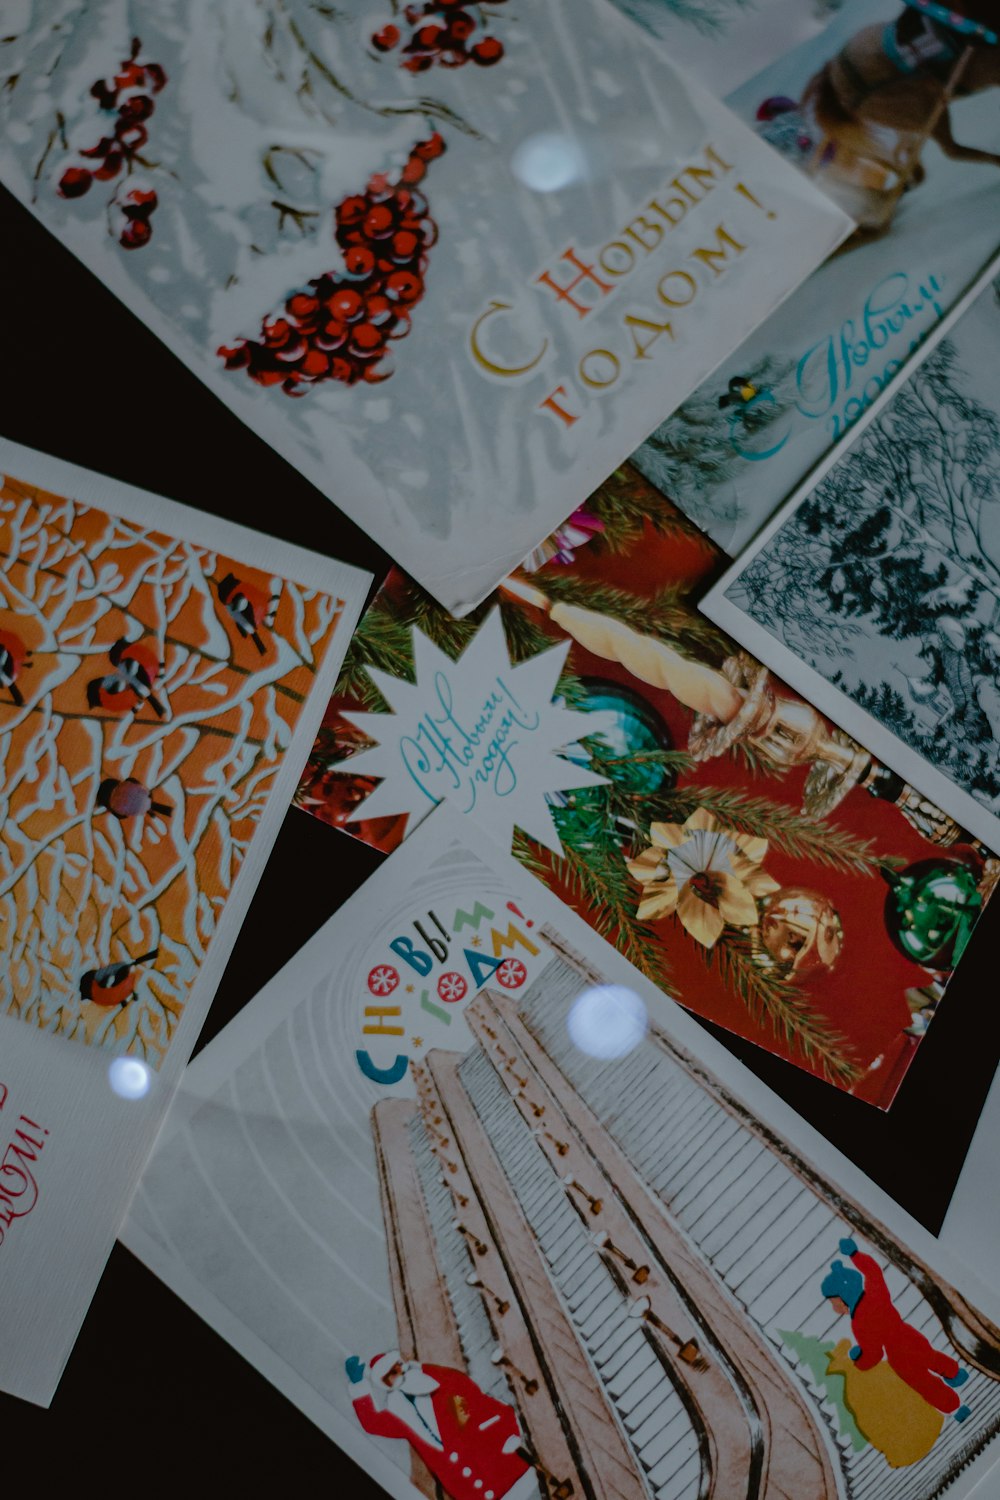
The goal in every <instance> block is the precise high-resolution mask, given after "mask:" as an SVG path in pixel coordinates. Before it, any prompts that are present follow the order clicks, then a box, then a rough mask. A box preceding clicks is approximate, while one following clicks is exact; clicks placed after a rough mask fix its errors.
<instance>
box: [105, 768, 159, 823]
mask: <svg viewBox="0 0 1000 1500" xmlns="http://www.w3.org/2000/svg"><path fill="white" fill-rule="evenodd" d="M97 805H98V806H99V807H103V808H105V809H106V810H107V811H108V812H109V813H113V814H114V816H115V817H116V818H118V819H119V820H124V819H125V818H144V817H146V815H147V814H148V813H158V814H159V816H160V817H161V818H169V817H170V814H171V813H172V812H173V808H172V807H171V806H170V804H169V802H157V801H155V800H154V797H153V793H152V792H151V791H150V790H149V788H148V787H145V786H143V784H142V782H141V781H137V780H136V779H135V777H134V776H127V777H126V778H125V780H124V781H114V780H112V779H111V778H109V779H108V780H106V781H102V782H101V784H100V786H99V787H98V788H97Z"/></svg>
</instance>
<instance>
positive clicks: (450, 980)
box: [438, 973, 469, 1003]
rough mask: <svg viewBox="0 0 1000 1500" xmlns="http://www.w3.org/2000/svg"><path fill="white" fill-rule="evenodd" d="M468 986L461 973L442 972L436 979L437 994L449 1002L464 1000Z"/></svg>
mask: <svg viewBox="0 0 1000 1500" xmlns="http://www.w3.org/2000/svg"><path fill="white" fill-rule="evenodd" d="M468 988H469V986H468V985H467V984H466V982H465V980H464V979H463V978H462V976H461V974H455V973H451V974H442V975H441V978H440V979H439V980H438V994H439V995H440V997H441V999H442V1000H447V1001H448V1002H449V1003H454V1001H456V1000H464V999H465V996H466V993H467V991H468Z"/></svg>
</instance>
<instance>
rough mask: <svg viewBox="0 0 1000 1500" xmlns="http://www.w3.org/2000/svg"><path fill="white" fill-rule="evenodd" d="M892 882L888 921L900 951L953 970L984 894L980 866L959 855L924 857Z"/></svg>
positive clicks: (918, 961) (890, 877) (891, 875)
mask: <svg viewBox="0 0 1000 1500" xmlns="http://www.w3.org/2000/svg"><path fill="white" fill-rule="evenodd" d="M883 873H884V875H885V879H886V881H887V882H888V884H889V892H888V894H887V896H886V898H885V925H886V930H887V931H888V933H889V936H890V938H891V939H892V941H893V943H894V944H895V945H896V947H897V948H898V949H899V951H900V953H903V954H905V956H906V957H907V958H910V959H912V960H913V962H914V963H916V964H920V965H921V966H922V967H923V968H925V969H933V970H936V971H937V972H939V973H949V972H950V971H951V970H952V969H953V968H954V967H955V965H956V964H957V963H958V960H959V959H960V958H961V956H962V952H963V950H964V948H965V945H966V943H967V942H968V941H969V938H970V937H971V935H972V929H973V927H975V925H976V922H977V920H978V918H979V914H980V912H981V911H982V908H983V898H982V894H981V893H980V891H979V887H978V883H977V875H976V871H975V870H974V869H972V868H970V866H969V865H967V864H965V863H964V862H963V861H962V860H958V859H946V858H937V859H922V860H918V861H917V863H916V864H913V865H908V866H907V868H906V869H905V870H901V871H899V872H898V873H897V872H895V871H884V872H883Z"/></svg>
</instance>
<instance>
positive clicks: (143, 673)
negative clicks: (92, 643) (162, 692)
mask: <svg viewBox="0 0 1000 1500" xmlns="http://www.w3.org/2000/svg"><path fill="white" fill-rule="evenodd" d="M108 656H109V658H110V660H111V665H112V668H113V671H111V672H107V673H105V675H104V676H103V677H95V678H94V679H93V680H92V681H91V682H88V684H87V702H88V703H89V704H90V706H91V708H106V709H108V711H109V712H110V713H113V714H124V713H137V712H138V711H139V709H140V708H141V707H142V705H143V703H148V704H149V706H150V708H152V710H153V712H154V713H155V714H156V716H157V718H159V719H162V718H163V715H164V712H165V710H164V707H163V704H162V703H160V702H159V700H158V699H157V698H156V697H154V695H153V684H154V683H155V682H156V679H157V677H158V676H159V675H160V663H159V662H158V661H157V659H156V657H155V656H154V654H153V652H152V651H150V649H149V647H148V646H144V645H142V643H141V642H139V641H135V642H133V643H132V644H131V645H130V644H129V642H128V641H126V640H120V641H115V644H114V645H113V646H112V647H111V650H110V651H109V652H108Z"/></svg>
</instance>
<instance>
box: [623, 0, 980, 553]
mask: <svg viewBox="0 0 1000 1500" xmlns="http://www.w3.org/2000/svg"><path fill="white" fill-rule="evenodd" d="M615 3H616V4H617V5H618V6H619V8H620V9H622V10H623V11H625V12H626V13H627V14H629V15H631V16H633V17H634V18H635V19H636V20H638V21H639V22H640V23H641V24H643V25H644V26H646V27H648V28H649V29H650V30H651V31H652V32H653V33H654V34H655V35H657V36H659V37H660V38H661V39H662V40H663V41H664V42H665V43H666V44H667V46H668V47H669V49H670V53H671V56H672V58H673V59H674V61H675V62H677V63H679V64H680V65H681V66H683V67H684V68H685V69H686V70H689V71H690V73H691V74H692V75H693V76H694V77H696V78H698V79H699V80H700V81H701V82H702V83H705V84H707V85H708V87H709V88H710V89H712V90H713V92H715V93H717V94H719V95H720V96H721V97H723V98H724V99H725V102H726V104H727V106H728V107H729V108H730V109H731V110H732V111H733V113H734V114H735V115H737V117H738V118H739V119H741V120H742V121H744V123H746V124H747V125H748V126H749V127H751V128H752V129H753V130H755V131H756V132H757V133H758V135H760V136H761V138H762V139H763V140H765V141H767V142H768V143H769V144H770V145H772V146H773V147H775V149H776V150H778V151H779V152H780V153H781V154H782V155H783V156H784V158H785V159H786V160H787V161H788V162H790V163H792V164H794V165H795V166H796V167H797V168H798V169H799V170H800V171H802V172H803V173H804V174H805V175H806V176H807V177H809V178H810V179H811V180H812V181H813V182H814V183H816V184H817V185H818V186H820V187H821V188H822V189H823V190H824V192H827V193H829V194H830V195H831V197H833V198H835V199H836V201H837V202H839V203H840V204H841V205H842V206H844V207H846V208H847V211H848V212H849V213H851V215H852V217H854V218H855V219H856V220H857V222H858V229H857V231H856V232H855V233H854V234H853V235H852V236H851V238H850V239H849V240H848V241H847V242H846V243H845V245H844V246H843V247H842V248H841V250H840V251H839V252H838V253H837V254H836V255H834V256H832V257H831V258H830V259H829V260H827V261H826V263H825V264H824V265H823V266H822V267H820V269H819V270H818V271H816V272H814V274H813V275H812V276H811V277H809V279H808V280H807V281H806V282H805V284H804V285H803V286H801V287H800V288H799V289H798V290H797V291H795V292H794V293H793V294H792V295H791V296H790V297H789V298H788V300H787V301H786V302H785V303H784V304H783V305H782V306H781V307H780V308H779V309H778V310H777V311H776V312H775V313H774V314H772V315H771V316H770V317H769V318H768V319H767V320H766V321H765V322H764V323H762V324H761V326H760V328H759V329H757V330H756V332H754V333H753V334H751V335H750V337H749V338H748V339H747V340H746V341H745V343H744V344H742V345H741V347H740V348H739V349H738V350H736V351H735V352H734V353H733V354H732V355H731V356H730V357H729V359H727V360H726V362H725V363H724V364H723V366H722V367H721V368H720V370H719V371H718V373H717V374H716V375H714V376H713V377H712V378H711V379H710V380H708V381H705V382H703V383H702V384H701V385H700V386H699V389H698V390H697V391H696V392H695V393H694V395H693V396H692V397H691V398H689V400H688V401H686V402H684V403H683V404H682V406H681V407H680V408H679V410H678V411H677V412H675V413H674V414H673V415H671V416H669V417H667V419H666V420H665V421H664V422H662V423H661V425H660V426H659V427H658V428H657V430H656V431H655V432H654V433H652V434H651V435H650V438H649V440H648V441H647V442H645V443H643V445H642V446H641V448H640V449H638V450H637V452H636V453H635V454H634V456H633V461H634V462H635V463H636V464H637V465H638V467H639V468H641V469H642V471H643V473H644V474H646V475H647V476H648V477H649V478H650V479H652V480H653V481H654V483H656V484H657V485H659V487H660V488H661V489H662V490H663V491H664V493H666V494H667V495H669V496H670V498H671V499H672V500H674V501H675V502H676V503H677V504H678V505H680V506H681V508H682V509H683V510H684V511H686V512H687V514H688V515H690V516H692V517H694V518H695V519H696V520H697V521H698V522H699V524H700V525H702V526H704V527H705V528H706V530H707V531H708V532H709V534H710V535H711V536H712V537H713V539H714V540H715V541H716V542H718V543H719V545H720V546H721V547H723V548H725V550H726V551H727V552H729V553H730V554H731V555H733V556H735V555H736V554H737V553H738V552H739V551H740V550H741V548H742V547H743V546H744V545H745V544H746V543H747V542H748V541H749V540H750V539H751V537H753V536H754V534H755V533H756V532H757V531H758V530H759V529H760V527H761V526H762V525H763V524H764V523H765V522H766V521H768V520H769V519H770V517H771V516H772V515H773V514H774V512H775V510H776V509H777V508H778V506H779V504H780V503H781V502H782V501H783V500H784V499H785V498H786V497H787V496H788V495H789V494H791V493H792V491H793V490H795V488H796V487H797V485H798V484H799V483H800V482H801V481H802V480H803V479H804V477H805V475H806V474H807V473H808V472H809V471H810V469H812V467H813V466H814V464H816V463H817V462H818V461H819V460H820V459H821V458H822V457H823V455H824V454H825V453H826V452H827V451H828V450H829V449H830V448H831V446H832V445H833V444H835V443H836V442H837V441H838V439H839V438H840V437H841V436H842V435H843V434H844V433H845V432H846V431H848V430H849V429H850V428H851V427H852V426H853V425H854V424H855V423H856V422H857V421H858V420H859V419H860V418H861V417H862V416H863V414H864V413H865V412H866V411H867V410H868V408H869V407H870V406H871V404H872V402H873V401H875V400H876V399H877V398H878V396H879V394H880V392H881V391H882V390H883V389H884V388H885V385H886V383H887V382H888V381H889V380H890V379H891V378H892V376H893V375H894V374H895V372H896V371H897V370H899V369H900V368H901V366H902V365H903V364H904V363H905V362H906V360H907V359H909V358H911V357H912V355H913V353H914V351H915V349H916V348H917V346H918V345H919V344H920V342H921V341H922V339H923V338H924V337H925V336H926V335H927V334H928V332H929V331H930V330H931V329H932V328H933V327H934V326H935V324H936V323H937V322H938V321H939V320H940V319H941V318H942V317H943V316H945V314H947V312H948V311H949V309H950V308H952V307H953V306H954V305H955V303H956V302H957V301H958V300H959V299H960V298H961V297H962V295H963V294H964V293H965V291H966V290H967V288H968V286H969V285H970V283H971V282H972V281H973V280H974V279H975V277H976V276H978V274H979V273H980V272H981V270H982V268H983V267H984V266H985V265H986V264H987V263H988V262H989V260H990V259H991V257H992V256H993V255H994V254H995V253H996V252H997V250H998V248H1000V229H998V225H1000V170H998V169H1000V112H998V110H997V97H998V96H997V87H998V85H1000V43H998V40H997V38H998V35H1000V27H998V25H997V21H996V18H995V16H993V18H992V19H991V16H990V13H989V7H986V8H985V9H984V8H983V7H982V6H978V7H977V6H975V5H969V4H961V3H960V4H957V5H955V6H948V7H943V6H937V7H934V6H926V5H914V4H903V3H901V0H844V3H837V4H827V3H825V0H818V3H816V4H814V5H807V4H803V3H801V0H757V3H755V4H754V5H752V6H748V5H745V4H743V3H742V0H690V3H689V0H684V3H683V4H677V3H675V0H615ZM852 79H854V80H857V79H860V80H862V82H861V83H860V84H855V86H853V87H852V82H851V80H852ZM952 79H954V83H953V85H952V84H951V83H950V80H952ZM958 225H960V226H961V230H960V232H957V231H956V226H958Z"/></svg>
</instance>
